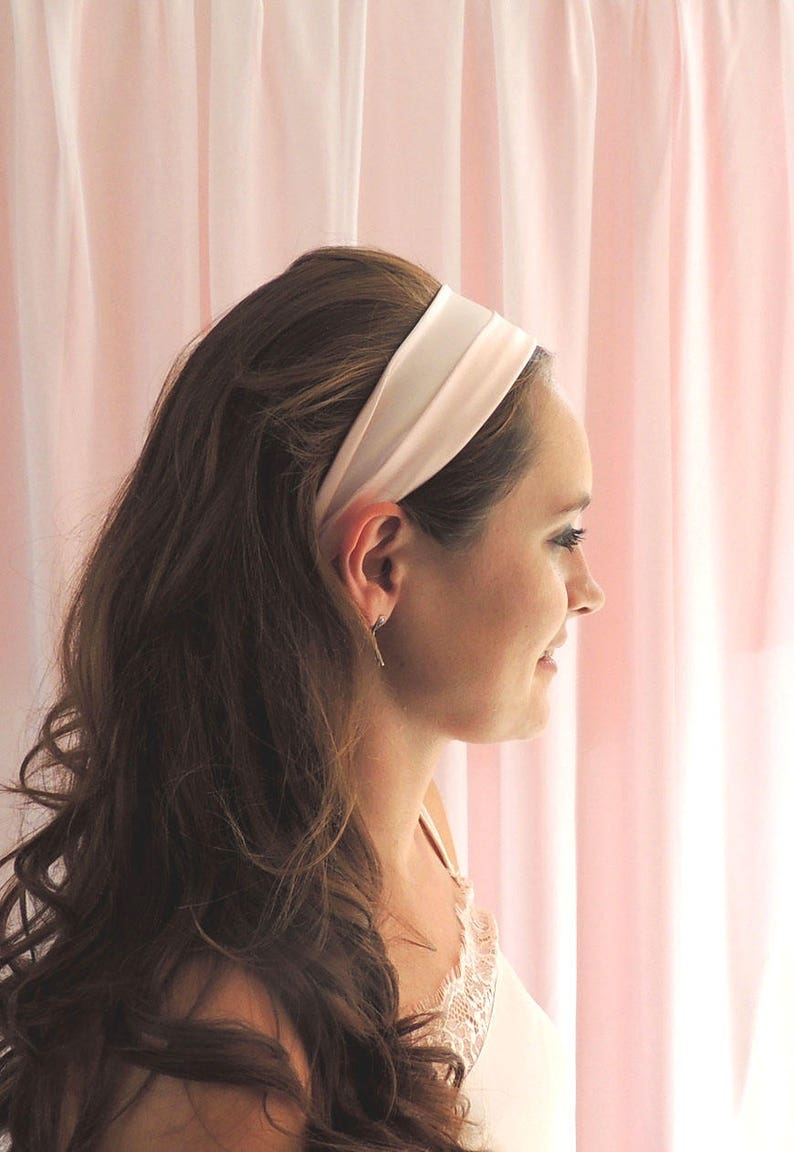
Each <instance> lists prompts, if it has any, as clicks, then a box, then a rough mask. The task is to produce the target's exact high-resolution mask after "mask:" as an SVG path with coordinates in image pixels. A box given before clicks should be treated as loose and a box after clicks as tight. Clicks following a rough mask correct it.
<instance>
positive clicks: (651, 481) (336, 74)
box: [0, 0, 794, 1152]
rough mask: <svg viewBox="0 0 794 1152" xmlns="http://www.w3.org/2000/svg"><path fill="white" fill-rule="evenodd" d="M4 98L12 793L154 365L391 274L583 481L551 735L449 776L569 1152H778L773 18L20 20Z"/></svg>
mask: <svg viewBox="0 0 794 1152" xmlns="http://www.w3.org/2000/svg"><path fill="white" fill-rule="evenodd" d="M0 77H2V79H1V80H0V83H1V84H2V92H3V98H2V100H0V229H2V253H3V260H2V262H1V263H0V309H1V312H0V323H1V325H2V328H1V331H2V341H3V344H2V346H3V376H2V390H3V392H2V395H3V417H4V418H3V421H2V424H1V425H0V487H1V488H2V505H1V506H0V509H1V510H0V516H2V540H3V545H2V554H0V604H2V614H1V616H0V629H2V635H1V636H0V640H1V641H2V658H1V659H0V708H2V735H0V749H2V767H1V768H0V775H1V776H2V778H3V779H4V780H8V779H10V778H12V777H14V776H15V775H16V772H17V770H18V766H19V762H20V760H21V758H22V756H23V755H24V752H25V751H27V748H28V746H29V741H30V739H32V734H33V730H34V727H35V721H36V719H37V711H36V710H37V708H39V707H41V706H43V705H44V704H45V703H46V702H47V700H48V698H49V694H50V692H51V691H52V689H53V687H54V685H53V683H52V674H53V670H52V666H51V661H52V654H53V653H52V646H53V643H54V639H55V637H56V635H57V629H58V625H59V624H60V621H61V612H62V608H63V605H64V603H65V600H66V596H67V594H68V590H69V579H70V577H71V575H72V574H73V572H74V571H75V568H76V566H77V564H78V563H79V561H80V559H81V557H82V555H83V554H84V552H85V549H86V547H87V546H88V544H89V542H90V540H91V539H92V536H93V533H94V532H95V531H96V529H97V527H98V525H99V523H100V521H101V518H102V515H103V513H104V511H105V509H106V507H107V505H108V503H109V501H110V499H111V497H112V495H113V493H114V491H115V489H116V486H117V485H118V483H119V481H120V480H121V478H122V476H123V475H124V474H125V472H126V471H127V469H128V468H129V467H130V465H131V464H132V462H133V460H134V459H135V458H136V456H137V453H138V452H139V450H140V447H141V445H142V443H143V439H144V437H145V434H146V430H147V425H148V419H149V414H150V411H151V407H152V404H153V402H154V399H155V396H156V395H157V392H158V390H159V388H160V385H161V383H162V381H163V379H164V377H165V374H166V371H167V369H168V367H169V365H170V363H171V362H172V360H173V359H174V357H175V356H176V354H177V353H178V352H179V350H180V349H181V347H182V346H183V345H184V344H185V343H186V342H187V341H188V340H189V339H190V338H191V337H192V336H194V335H195V334H196V333H198V332H199V331H200V330H201V329H203V328H205V327H206V326H207V325H208V324H209V323H210V321H211V320H212V318H213V317H216V316H217V315H219V314H220V313H221V312H222V311H223V310H225V309H226V308H228V307H229V306H230V305H232V304H233V303H234V302H235V301H236V300H238V299H240V298H241V297H242V296H244V295H245V294H246V293H247V292H249V291H250V290H251V289H252V288H254V287H255V286H256V285H257V284H259V283H261V282H263V281H264V280H267V279H269V278H271V277H272V276H274V275H276V274H277V273H278V272H280V271H281V270H282V269H283V268H284V267H285V266H286V264H287V263H288V262H289V261H290V260H292V259H293V258H294V257H295V256H297V255H298V254H299V253H300V252H301V251H304V250H305V249H307V248H311V247H314V246H317V245H320V244H336V243H361V244H374V245H376V246H379V247H383V248H387V249H393V250H394V251H396V252H399V253H400V254H402V255H405V256H406V257H408V258H409V259H415V260H417V261H419V262H420V263H422V264H424V265H425V266H426V267H428V268H429V269H430V270H431V271H432V272H434V273H435V274H436V275H437V276H438V277H439V278H440V279H441V280H446V281H448V282H449V283H450V284H451V285H452V286H453V287H454V288H456V289H457V290H459V291H462V292H463V293H465V294H466V295H469V296H472V297H474V298H476V299H478V300H480V301H481V302H482V303H484V304H486V305H488V306H490V307H492V308H495V309H497V310H498V311H500V312H502V313H503V314H504V315H506V316H507V317H508V318H510V319H511V320H513V321H514V322H516V323H518V324H521V325H522V326H523V327H525V328H527V329H528V330H529V331H531V332H533V333H536V334H537V336H538V339H539V340H540V342H541V343H542V344H543V345H545V346H546V347H547V348H549V349H550V350H551V351H552V352H553V353H554V354H555V364H556V373H557V379H558V382H559V385H560V387H561V388H562V390H563V391H564V392H565V393H566V394H567V395H568V396H569V398H570V400H571V402H572V404H573V405H574V407H575V408H576V410H577V411H578V413H579V414H580V416H581V418H582V420H583V422H584V424H585V427H586V429H587V431H588V436H589V440H590V446H591V452H592V457H593V472H594V496H593V503H592V506H591V508H590V509H589V510H588V512H587V514H586V517H585V523H586V525H587V528H588V537H587V553H588V559H589V562H590V565H591V568H592V570H593V574H594V576H595V578H596V579H597V580H598V581H599V583H600V584H601V586H602V587H603V588H604V590H605V592H606V596H607V603H606V606H605V609H604V611H602V612H600V613H599V614H597V616H595V617H594V618H593V619H592V620H587V621H586V622H585V624H584V627H581V628H580V627H579V624H578V623H577V622H575V621H571V622H570V625H569V642H568V644H567V645H566V646H565V648H563V649H562V650H561V652H560V653H559V661H558V662H559V664H560V671H559V674H558V676H557V677H555V680H554V684H553V686H552V687H551V688H550V693H551V696H552V701H551V703H552V707H551V716H550V721H549V725H548V728H547V730H546V732H544V734H543V735H542V736H541V737H540V738H539V739H537V740H534V741H531V742H513V743H508V744H502V745H487V746H485V745H483V746H474V745H468V746H467V745H462V744H458V743H453V744H451V745H450V746H449V748H448V750H447V751H446V752H445V754H444V757H443V759H442V762H441V765H440V767H439V772H438V779H439V783H440V786H441V788H442V791H443V793H444V796H445V799H446V802H447V809H448V813H449V817H450V822H451V825H452V828H453V831H454V833H455V836H456V842H457V846H458V855H459V859H460V863H461V866H462V868H463V869H464V871H468V872H469V874H470V875H471V876H472V878H473V879H474V883H475V887H476V891H477V897H478V901H479V902H480V903H481V904H483V905H486V906H490V907H491V908H492V909H493V910H494V911H495V912H496V914H497V918H498V921H499V924H500V932H501V938H502V946H503V948H504V951H505V952H506V954H507V955H508V957H509V959H510V960H511V962H512V964H513V966H514V967H515V968H516V970H517V972H518V973H519V975H520V976H521V978H522V979H523V980H524V982H525V983H526V985H527V987H528V988H529V990H530V992H531V993H532V995H533V996H534V997H535V998H536V999H537V1000H538V1001H539V1002H540V1003H541V1004H542V1005H543V1007H544V1008H546V1009H547V1011H548V1012H549V1014H550V1015H551V1016H552V1018H553V1019H554V1020H555V1021H556V1023H557V1024H558V1026H559V1027H560V1030H561V1032H562V1034H563V1037H564V1041H565V1044H566V1046H567V1048H568V1051H569V1054H570V1055H571V1058H572V1064H574V1065H575V1070H576V1085H575V1091H576V1117H575V1129H576V1131H575V1132H574V1117H573V1116H572V1117H571V1131H570V1149H571V1152H572V1150H573V1148H574V1140H575V1138H576V1142H577V1144H578V1146H579V1147H580V1148H582V1149H586V1152H636V1150H637V1149H639V1148H641V1149H643V1152H694V1150H695V1149H698V1150H700V1149H702V1148H712V1147H714V1148H716V1147H719V1148H725V1149H732V1150H733V1152H783V1149H788V1148H790V1147H791V1146H792V1145H794V1116H792V1113H791V1104H790V1085H791V1084H792V1083H794V1049H792V1043H791V1032H792V1027H791V1025H792V1016H791V1006H792V996H793V995H794V993H793V991H792V986H793V984H794V977H792V970H794V969H793V966H792V963H791V961H792V959H794V955H793V954H792V953H793V952H794V948H793V947H792V935H791V929H790V924H791V923H792V911H794V910H793V909H792V901H791V895H790V885H789V880H788V878H789V877H790V876H791V875H792V874H794V850H793V849H792V847H791V845H792V841H793V840H794V837H793V836H792V833H793V832H794V786H793V785H792V783H791V764H792V762H794V756H792V752H793V751H794V739H793V738H792V735H791V725H790V717H791V715H792V712H793V711H794V611H793V610H792V597H791V595H790V588H791V586H792V583H793V582H794V553H793V552H792V549H791V546H790V543H789V541H788V538H787V529H788V527H789V520H790V514H791V509H792V507H794V464H792V453H791V444H792V442H793V434H794V389H792V380H794V338H793V336H792V333H794V290H793V284H794V277H793V275H792V267H793V257H794V251H793V249H794V245H793V244H792V210H793V206H794V196H793V195H792V187H793V183H792V182H793V180H794V5H793V4H792V3H791V0H770V2H768V3H765V4H753V5H750V4H746V3H744V2H743V0H722V2H721V3H719V4H714V3H711V2H710V0H671V2H670V3H667V4H659V3H654V2H652V0H638V2H636V3H629V2H628V0H626V2H620V3H615V2H614V0H532V3H527V2H526V0H446V2H445V3H443V4H427V3H425V2H424V0H369V2H368V0H289V2H282V3H265V2H264V0H232V2H229V0H196V2H191V0H147V3H139V2H136V0H116V2H115V3H113V4H106V3H103V2H102V0H59V2H58V0H6V3H5V4H4V5H2V6H0ZM2 816H3V823H2V837H3V841H4V848H5V846H6V845H8V844H10V842H11V840H12V838H13V837H14V836H15V834H16V832H17V830H18V826H19V814H18V813H17V811H16V809H15V808H14V806H13V805H11V804H10V802H9V800H8V799H7V798H5V799H4V800H3V801H2Z"/></svg>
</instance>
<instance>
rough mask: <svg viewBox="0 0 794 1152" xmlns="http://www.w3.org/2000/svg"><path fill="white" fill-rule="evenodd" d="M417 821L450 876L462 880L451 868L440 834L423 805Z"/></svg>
mask: <svg viewBox="0 0 794 1152" xmlns="http://www.w3.org/2000/svg"><path fill="white" fill-rule="evenodd" d="M419 819H420V821H421V822H422V824H423V825H424V828H425V831H426V832H427V834H428V836H429V837H430V840H431V842H432V844H433V847H434V848H435V849H436V851H437V852H438V854H439V856H440V857H441V859H442V861H443V863H444V865H445V867H446V868H447V870H448V871H449V872H450V873H451V875H452V876H453V877H454V878H455V879H456V880H460V879H462V877H461V874H460V872H458V871H457V870H456V869H455V868H454V867H453V866H452V861H451V860H450V858H449V854H448V852H447V850H446V848H445V847H444V841H443V840H442V839H441V834H440V833H439V831H438V828H436V826H435V824H434V822H433V817H432V816H431V815H430V813H429V812H428V810H427V808H426V807H425V806H424V804H423V805H422V807H421V809H420V810H419Z"/></svg>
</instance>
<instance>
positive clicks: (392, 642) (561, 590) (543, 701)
mask: <svg viewBox="0 0 794 1152" xmlns="http://www.w3.org/2000/svg"><path fill="white" fill-rule="evenodd" d="M544 393H545V396H544V401H543V403H541V404H540V405H538V409H539V410H538V412H537V415H536V419H537V420H538V421H539V423H540V443H541V449H540V452H539V455H538V457H537V458H536V461H535V463H534V464H533V466H532V468H531V469H530V470H529V472H528V473H527V474H526V475H525V476H524V478H523V479H522V481H521V482H520V483H519V484H518V485H517V487H516V488H514V489H513V491H512V492H511V493H510V495H509V496H508V497H506V498H505V499H504V500H502V501H501V502H500V503H499V504H497V505H496V506H495V507H494V509H493V510H492V512H491V514H490V517H489V520H488V524H487V527H486V531H485V534H484V536H483V537H482V538H481V539H480V540H478V542H477V543H476V544H475V545H474V546H473V547H472V548H471V549H468V550H467V551H465V552H464V553H461V554H451V553H450V552H449V551H447V550H445V549H443V548H442V547H441V546H440V545H439V544H437V543H436V542H435V541H433V540H431V539H430V538H429V537H428V536H426V535H425V534H424V533H422V532H420V531H419V530H418V528H416V527H415V526H414V525H412V524H411V523H410V522H409V521H408V520H407V518H406V517H405V516H404V514H402V510H400V512H401V518H400V522H399V525H398V524H397V520H396V518H395V517H394V516H391V517H389V516H387V515H381V516H377V515H376V516H374V517H372V518H370V519H366V517H364V518H363V519H362V520H361V521H357V522H356V525H355V527H354V528H353V530H352V532H351V533H350V535H348V536H347V539H348V540H350V541H355V547H354V549H353V552H352V554H346V555H345V562H344V565H343V568H344V569H345V570H346V571H347V572H349V573H350V575H351V577H352V583H351V590H352V591H353V593H354V598H355V599H356V600H357V601H358V603H359V607H360V608H361V609H362V611H363V613H364V615H365V618H366V619H367V620H370V621H374V620H375V619H376V617H377V616H378V615H379V614H383V615H385V616H386V617H387V619H388V625H387V626H386V627H384V628H383V629H382V631H380V632H379V633H378V641H379V646H380V650H381V652H382V654H383V658H384V661H385V663H386V668H385V669H383V671H381V672H380V674H379V675H380V676H381V677H384V676H385V681H384V682H382V683H381V685H380V687H379V688H378V689H377V691H378V692H382V691H385V692H387V694H388V697H389V699H390V701H393V702H394V703H395V704H396V706H397V708H398V709H399V711H400V712H401V714H402V715H403V716H404V717H405V718H406V719H410V722H411V724H412V725H414V726H418V728H419V730H420V731H421V730H424V731H426V732H427V735H428V738H430V739H434V738H437V737H439V736H445V737H448V738H450V739H456V740H462V741H467V742H469V743H492V742H498V741H502V740H522V739H529V738H531V737H533V736H537V735H538V734H539V733H540V732H541V731H542V730H543V729H544V727H545V726H546V722H547V720H548V714H549V688H550V685H551V683H552V680H553V678H554V676H555V671H554V668H553V666H551V667H550V666H548V664H546V663H540V661H541V659H542V657H543V653H544V651H545V650H546V649H547V648H551V647H558V646H560V645H561V644H562V643H563V642H564V640H565V638H566V635H567V629H566V623H567V621H568V619H569V618H570V617H578V616H583V615H586V614H588V613H590V612H596V611H598V610H599V609H600V608H601V607H602V606H603V604H604V601H605V596H604V593H603V591H602V589H601V587H600V586H599V585H598V584H597V583H596V581H595V580H594V579H593V577H592V576H591V574H590V570H589V568H588V565H587V560H586V558H585V554H584V549H583V547H582V545H581V544H575V540H576V535H575V529H576V527H577V525H578V524H579V521H580V517H581V512H582V510H581V509H576V508H573V509H572V508H571V506H572V505H577V504H579V503H580V502H581V501H582V499H583V498H585V497H588V496H589V495H590V494H591V492H592V468H591V461H590V451H589V447H588V442H587V436H586V434H585V431H584V429H583V427H582V425H581V423H580V421H579V420H578V418H577V417H576V415H575V413H574V412H573V410H572V409H571V407H570V406H569V404H568V402H567V401H566V400H565V398H564V397H563V396H562V395H561V394H560V393H559V392H558V391H556V389H554V388H548V389H544ZM376 508H377V509H380V510H382V512H383V513H386V512H387V511H388V509H389V508H392V509H396V506H395V505H385V504H384V505H378V506H373V507H372V508H371V509H370V514H371V513H372V512H373V511H375V509H376ZM390 525H391V527H390ZM359 531H360V535H359ZM351 562H352V568H351V567H349V565H350V564H351ZM356 569H358V571H356ZM384 573H388V575H387V576H384ZM562 658H564V657H562ZM558 659H559V657H558ZM376 671H377V669H376V668H374V669H373V675H374V674H375V672H376Z"/></svg>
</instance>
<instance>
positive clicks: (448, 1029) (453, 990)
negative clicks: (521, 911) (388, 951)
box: [407, 876, 499, 1075]
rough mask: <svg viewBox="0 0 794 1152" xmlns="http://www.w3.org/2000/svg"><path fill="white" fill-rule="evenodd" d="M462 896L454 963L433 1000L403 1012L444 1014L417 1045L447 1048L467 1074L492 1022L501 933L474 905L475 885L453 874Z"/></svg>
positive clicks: (488, 914)
mask: <svg viewBox="0 0 794 1152" xmlns="http://www.w3.org/2000/svg"><path fill="white" fill-rule="evenodd" d="M455 880H456V881H457V883H458V885H459V886H460V888H461V890H462V892H463V899H462V900H460V901H456V904H455V912H456V914H457V917H458V922H459V924H460V927H461V946H460V957H459V959H458V963H457V964H456V965H455V967H454V968H453V969H452V971H451V972H448V973H447V975H446V977H445V979H444V981H443V983H442V984H441V987H440V988H439V989H438V990H437V991H436V993H435V994H434V995H432V996H429V997H427V998H425V999H424V1000H420V1001H419V1002H418V1003H416V1004H413V1005H412V1006H411V1007H410V1008H409V1010H408V1013H407V1014H413V1013H418V1012H426V1011H436V1010H438V1009H439V1008H440V1009H441V1011H442V1016H441V1018H440V1019H439V1020H437V1021H436V1022H435V1023H434V1024H433V1025H432V1027H431V1028H429V1029H428V1030H427V1031H425V1032H423V1033H422V1034H421V1036H418V1037H417V1040H416V1042H417V1043H419V1044H446V1045H448V1046H449V1047H450V1048H452V1050H453V1051H454V1052H457V1054H458V1055H459V1056H460V1057H461V1059H462V1060H463V1063H464V1065H465V1066H466V1075H468V1073H469V1072H470V1071H471V1069H472V1068H473V1067H474V1064H475V1061H476V1060H477V1057H478V1056H479V1054H480V1050H481V1049H482V1046H483V1043H484V1041H485V1037H486V1034H487V1032H488V1026H489V1024H490V1023H491V1015H492V1012H493V1004H494V996H495V993H496V972H497V952H498V947H499V931H498V928H497V924H496V920H495V918H494V916H493V915H492V913H490V912H488V911H486V909H484V908H478V907H477V906H476V905H475V903H474V886H473V884H472V882H471V880H469V879H467V878H466V877H465V876H455Z"/></svg>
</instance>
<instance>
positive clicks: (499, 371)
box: [315, 284, 537, 560]
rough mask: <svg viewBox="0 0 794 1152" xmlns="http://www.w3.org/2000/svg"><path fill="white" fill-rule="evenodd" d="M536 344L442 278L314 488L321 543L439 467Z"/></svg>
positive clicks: (334, 545) (329, 544) (334, 547)
mask: <svg viewBox="0 0 794 1152" xmlns="http://www.w3.org/2000/svg"><path fill="white" fill-rule="evenodd" d="M536 347H537V342H536V340H535V339H534V337H532V336H528V335H527V333H526V332H524V331H523V330H522V329H521V328H517V327H516V326H515V325H514V324H511V323H510V322H509V321H508V320H505V319H504V317H503V316H500V315H499V313H498V312H491V311H490V309H488V308H485V307H483V305H482V304H476V303H475V302H474V301H473V300H468V299H467V298H466V297H465V296H459V295H458V294H457V293H456V292H453V291H452V289H451V288H450V287H449V285H448V284H442V285H441V288H440V289H439V290H438V292H437V293H436V295H435V296H434V297H433V301H432V303H431V304H430V305H429V307H428V308H427V309H426V311H425V312H424V313H423V314H422V316H421V318H420V319H419V321H418V323H417V324H416V325H415V326H414V327H413V328H412V329H411V331H410V332H409V333H408V335H407V336H406V338H405V339H404V340H403V342H402V344H400V346H399V348H398V349H397V351H396V352H395V353H394V355H393V356H392V358H391V360H390V361H389V363H388V364H387V365H386V368H385V370H384V372H383V375H382V376H381V378H380V380H379V381H378V383H377V384H376V386H375V389H374V391H373V392H372V394H371V395H370V396H369V398H368V400H367V402H366V404H365V405H364V407H363V408H362V409H361V411H360V412H359V414H358V416H357V417H356V419H355V421H354V422H353V424H352V425H351V428H350V431H349V432H348V434H347V436H346V437H345V439H344V441H343V443H342V446H341V447H340V449H339V451H338V452H337V454H336V456H335V458H334V461H333V464H332V465H331V467H330V469H329V471H328V473H327V475H326V477H325V479H324V480H323V482H322V485H321V486H320V491H319V492H318V493H317V500H316V503H315V521H316V524H317V530H318V533H319V544H320V548H321V550H322V552H323V554H324V555H325V556H326V557H327V558H328V559H329V560H330V559H333V557H334V556H336V555H337V553H338V550H339V545H340V543H341V537H342V533H343V531H344V518H345V515H346V514H347V513H348V512H350V511H351V510H352V509H356V510H357V509H359V508H361V507H365V506H366V505H368V504H374V503H378V502H380V501H381V500H386V501H394V503H397V502H398V501H399V500H402V498H403V497H404V496H407V495H408V494H409V493H410V492H413V491H414V489H416V488H418V487H419V486H420V485H421V484H424V482H425V481H426V480H429V479H430V477H431V476H434V475H435V474H436V472H440V471H441V469H442V468H443V467H444V465H445V464H448V463H449V461H450V460H452V458H453V457H454V456H456V455H457V454H458V452H460V450H461V449H462V448H463V447H464V446H465V445H466V444H467V443H468V442H469V440H471V438H472V437H473V436H474V434H475V433H476V432H477V431H478V429H480V428H481V427H482V425H483V424H484V423H485V422H486V420H487V419H488V417H489V416H490V415H491V414H492V413H493V412H495V411H496V409H497V408H498V406H499V404H500V402H501V401H502V400H503V399H504V397H505V396H506V395H507V393H508V392H509V391H510V388H511V386H512V385H513V383H514V382H515V380H516V379H517V377H518V376H519V374H520V373H521V370H522V368H523V367H524V366H525V364H526V363H527V362H528V360H529V358H530V357H531V355H532V353H533V352H534V351H535V348H536Z"/></svg>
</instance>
